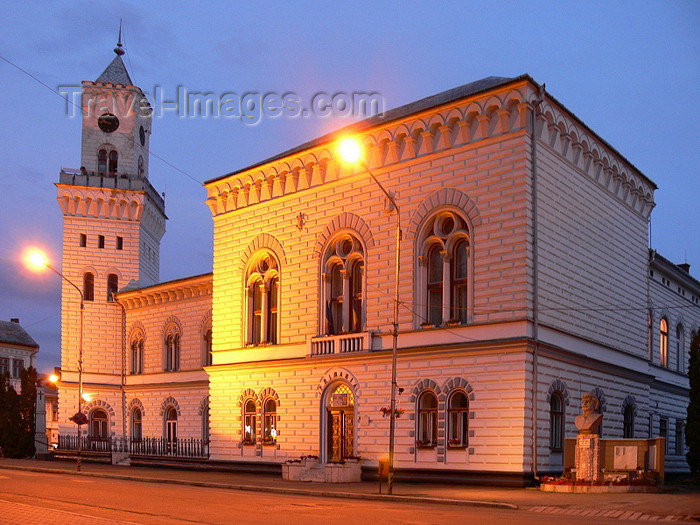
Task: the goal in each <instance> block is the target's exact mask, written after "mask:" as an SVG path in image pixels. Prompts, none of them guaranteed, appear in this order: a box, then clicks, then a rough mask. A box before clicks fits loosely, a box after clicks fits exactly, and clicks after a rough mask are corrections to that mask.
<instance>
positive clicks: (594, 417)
mask: <svg viewBox="0 0 700 525" xmlns="http://www.w3.org/2000/svg"><path fill="white" fill-rule="evenodd" d="M599 406H600V401H598V398H597V397H596V395H595V394H594V393H593V392H586V393H585V394H583V395H582V396H581V414H580V415H578V416H576V420H575V423H576V428H578V430H579V432H580V433H581V434H597V433H598V428H599V427H600V423H601V422H602V421H603V414H598V413H597V412H596V410H598V407H599Z"/></svg>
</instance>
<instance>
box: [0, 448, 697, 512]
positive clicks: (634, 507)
mask: <svg viewBox="0 0 700 525" xmlns="http://www.w3.org/2000/svg"><path fill="white" fill-rule="evenodd" d="M0 469H21V470H32V471H36V472H51V473H62V474H70V475H81V476H97V477H112V478H118V479H128V480H133V481H148V482H154V483H177V484H184V485H193V486H204V487H216V488H228V489H236V490H247V491H258V492H275V493H286V494H297V495H314V496H326V497H336V498H353V499H373V500H377V499H381V500H390V501H412V502H425V503H441V504H448V505H476V506H482V507H493V508H501V509H522V510H529V511H531V512H536V513H543V514H556V515H585V516H589V517H596V516H598V517H609V518H618V519H625V520H644V521H646V520H652V521H657V520H659V521H660V520H664V521H676V522H678V521H695V522H697V521H700V490H696V491H692V492H691V491H690V490H685V489H684V487H667V489H666V491H665V492H662V493H657V494H628V493H623V494H557V493H544V492H540V491H539V490H537V489H535V488H526V489H514V488H500V487H480V486H462V485H442V484H429V483H420V484H419V483H401V482H395V483H394V490H393V494H392V495H391V496H390V495H388V494H386V484H385V483H384V484H383V485H382V492H383V493H382V494H380V493H379V483H377V482H361V483H342V484H331V483H307V482H293V481H283V480H282V479H281V477H278V476H271V475H265V474H244V473H232V472H215V471H209V470H180V469H169V468H151V467H126V466H116V465H104V464H98V463H85V462H83V464H82V471H81V472H80V473H78V472H76V464H75V462H72V461H36V460H17V459H5V458H0Z"/></svg>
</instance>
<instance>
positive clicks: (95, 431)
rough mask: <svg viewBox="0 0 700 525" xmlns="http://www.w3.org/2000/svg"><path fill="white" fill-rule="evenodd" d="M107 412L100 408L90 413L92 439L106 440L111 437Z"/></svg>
mask: <svg viewBox="0 0 700 525" xmlns="http://www.w3.org/2000/svg"><path fill="white" fill-rule="evenodd" d="M108 426H109V418H108V417H107V412H105V411H104V410H102V409H101V408H98V409H96V410H93V411H92V412H91V413H90V439H92V440H93V441H94V440H105V439H107V438H108V437H109V431H108Z"/></svg>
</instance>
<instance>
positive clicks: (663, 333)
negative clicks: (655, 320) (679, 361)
mask: <svg viewBox="0 0 700 525" xmlns="http://www.w3.org/2000/svg"><path fill="white" fill-rule="evenodd" d="M659 362H660V363H661V366H668V321H667V320H666V318H665V317H664V318H663V319H661V321H660V322H659Z"/></svg>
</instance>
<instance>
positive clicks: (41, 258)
mask: <svg viewBox="0 0 700 525" xmlns="http://www.w3.org/2000/svg"><path fill="white" fill-rule="evenodd" d="M23 259H24V263H25V265H26V266H27V267H28V268H29V269H30V270H33V271H42V270H44V269H46V268H48V269H49V270H51V271H52V272H54V273H55V274H56V275H58V276H59V277H60V278H61V279H63V280H64V281H66V282H67V283H68V284H70V285H71V286H72V287H73V288H75V289H76V290H77V291H78V294H79V295H80V332H79V333H80V338H79V340H78V412H77V413H76V414H75V415H74V416H73V417H72V418H70V419H71V420H72V421H75V422H76V423H77V424H78V466H77V470H78V472H80V460H81V452H82V446H81V442H80V441H81V439H80V438H81V426H82V425H83V424H85V423H87V421H86V418H85V414H83V397H84V396H83V312H84V310H85V301H84V298H83V291H82V290H81V289H80V288H79V287H78V286H77V285H76V284H75V283H74V282H73V281H71V280H70V279H68V278H67V277H66V276H65V275H63V274H62V273H61V272H59V271H58V270H57V269H56V268H54V267H53V266H51V264H50V263H49V258H48V257H47V256H46V254H45V253H44V252H43V250H41V249H39V248H29V249H27V250H26V251H25V252H24V255H23ZM51 377H54V375H52V376H51ZM58 379H59V378H58V376H56V381H57V380H58ZM50 380H51V381H52V382H55V381H54V380H53V379H50Z"/></svg>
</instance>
